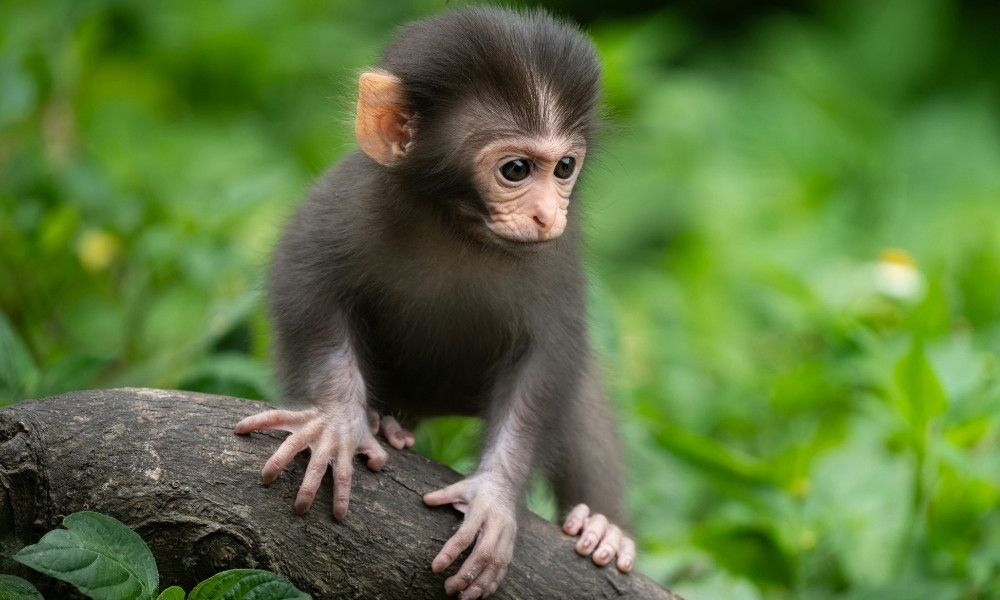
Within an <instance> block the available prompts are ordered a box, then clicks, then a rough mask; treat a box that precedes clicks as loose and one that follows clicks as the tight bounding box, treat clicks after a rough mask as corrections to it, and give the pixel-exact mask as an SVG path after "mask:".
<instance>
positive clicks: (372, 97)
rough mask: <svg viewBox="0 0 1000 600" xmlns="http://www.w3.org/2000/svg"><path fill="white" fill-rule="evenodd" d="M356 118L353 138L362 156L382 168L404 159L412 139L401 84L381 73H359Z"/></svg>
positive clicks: (409, 117)
mask: <svg viewBox="0 0 1000 600" xmlns="http://www.w3.org/2000/svg"><path fill="white" fill-rule="evenodd" d="M358 87H359V94H358V116H357V119H356V120H355V122H354V135H355V136H356V137H357V138H358V144H359V145H360V146H361V149H362V150H364V152H365V154H367V155H368V156H370V157H372V158H373V159H375V161H376V162H378V163H379V164H382V165H386V166H388V165H391V164H394V163H395V162H397V161H399V160H400V159H401V158H403V157H404V156H406V152H407V151H408V150H409V147H410V142H411V141H412V139H413V127H412V126H411V125H410V119H412V118H413V115H412V114H411V113H409V112H407V111H406V103H405V95H404V93H403V82H402V81H400V80H399V78H398V77H396V76H395V75H390V74H389V73H386V72H384V71H382V72H368V73H362V74H361V79H360V80H359V81H358Z"/></svg>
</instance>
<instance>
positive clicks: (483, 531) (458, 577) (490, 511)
mask: <svg viewBox="0 0 1000 600" xmlns="http://www.w3.org/2000/svg"><path fill="white" fill-rule="evenodd" d="M510 488H511V486H510V485H504V484H503V483H502V482H500V481H497V479H496V478H495V477H494V476H491V475H489V474H484V473H477V474H475V475H472V476H471V477H468V478H466V479H463V480H462V481H459V482H458V483H456V484H453V485H450V486H448V487H446V488H443V489H440V490H437V491H434V492H430V493H429V494H425V495H424V503H425V504H427V505H428V506H443V505H445V504H451V505H452V506H454V507H455V508H456V509H457V510H459V511H461V512H463V513H465V520H464V521H463V522H462V526H461V527H459V528H458V531H457V532H455V535H453V536H452V537H451V539H449V540H448V541H447V542H446V543H445V545H444V547H443V548H441V552H439V553H438V555H437V556H436V557H435V558H434V561H433V562H432V563H431V570H432V571H434V572H435V573H440V572H442V571H444V570H445V569H446V568H448V566H449V565H450V564H452V563H453V562H455V559H456V558H457V557H458V555H459V554H461V553H462V552H463V551H464V550H465V549H466V548H468V547H469V545H471V544H472V542H473V541H475V542H476V545H475V547H474V548H473V549H472V553H470V554H469V557H468V558H467V559H465V562H464V563H462V566H461V567H459V569H458V573H456V574H455V575H452V576H451V577H449V578H448V579H446V580H445V582H444V590H445V592H446V593H448V595H451V594H455V593H458V594H459V598H460V599H461V600H468V599H469V598H480V597H482V598H488V597H489V596H490V595H492V594H493V593H494V592H496V591H497V587H499V585H500V580H502V579H503V577H504V575H506V574H507V567H508V566H509V565H510V560H511V557H513V556H514V540H515V538H516V537H517V499H516V498H512V497H511V496H510V493H509V491H507V490H509V489H510ZM477 537H478V539H477Z"/></svg>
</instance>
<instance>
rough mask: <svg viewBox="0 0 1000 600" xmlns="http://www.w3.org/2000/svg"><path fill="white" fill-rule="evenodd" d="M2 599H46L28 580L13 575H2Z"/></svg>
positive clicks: (0, 576) (0, 597) (0, 577)
mask: <svg viewBox="0 0 1000 600" xmlns="http://www.w3.org/2000/svg"><path fill="white" fill-rule="evenodd" d="M0 600H45V598H44V597H43V596H42V595H41V594H40V593H39V592H38V590H36V589H35V586H33V585H31V584H30V583H28V582H27V581H25V580H23V579H21V578H20V577H14V576H13V575H0Z"/></svg>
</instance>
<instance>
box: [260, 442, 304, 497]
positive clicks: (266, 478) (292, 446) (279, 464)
mask: <svg viewBox="0 0 1000 600" xmlns="http://www.w3.org/2000/svg"><path fill="white" fill-rule="evenodd" d="M307 447H309V440H308V438H307V437H306V436H305V435H303V434H301V433H293V434H292V435H290V436H288V437H287V438H285V441H283V442H281V445H280V446H278V449H277V450H275V452H274V454H272V455H271V458H269V459H267V462H265V463H264V468H262V469H261V470H260V478H261V480H262V481H263V482H264V484H265V485H266V484H268V483H271V482H272V481H274V480H275V479H277V478H278V475H280V474H281V471H282V470H284V468H285V466H286V465H288V463H290V462H292V459H293V458H295V455H296V454H298V453H299V452H302V451H303V450H305V449H306V448H307Z"/></svg>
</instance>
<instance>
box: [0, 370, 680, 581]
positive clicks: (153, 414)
mask: <svg viewBox="0 0 1000 600" xmlns="http://www.w3.org/2000/svg"><path fill="white" fill-rule="evenodd" d="M265 408H266V405H264V404H262V403H259V402H252V401H249V400H241V399H237V398H228V397H224V396H211V395H206V394H197V393H191V392H177V391H162V390H147V389H120V390H97V391H83V392H73V393H69V394H63V395H61V396H54V397H50V398H44V399H41V400H35V401H28V402H22V403H19V404H15V405H13V406H9V407H7V408H5V409H3V410H0V571H2V572H7V573H16V574H18V575H21V576H24V577H28V578H30V579H32V580H33V581H34V582H35V583H36V584H37V585H39V588H40V589H41V590H42V592H43V593H44V594H45V595H46V597H47V598H56V597H59V598H63V597H67V596H66V593H67V592H66V589H65V588H62V587H58V585H57V584H55V583H53V582H52V580H46V579H45V578H42V577H40V576H37V575H36V574H32V572H30V571H26V570H23V569H20V568H19V567H18V565H17V564H16V563H14V562H13V561H11V560H10V556H11V555H13V554H14V553H15V552H16V551H17V550H18V549H20V548H21V547H23V546H25V545H27V544H30V543H34V542H35V541H37V540H38V539H39V538H40V537H41V536H42V535H43V534H44V533H45V532H47V531H49V530H51V529H54V528H56V527H58V526H59V523H60V522H61V520H62V518H63V517H64V516H65V515H68V514H70V513H73V512H76V511H80V510H94V511H98V512H102V513H105V514H108V515H111V516H113V517H115V518H117V519H119V520H121V521H123V522H124V523H125V524H127V525H128V526H130V527H132V528H133V529H134V530H136V531H137V532H138V533H139V535H141V536H142V538H143V539H144V540H146V542H147V543H148V544H149V545H150V547H151V548H152V551H153V554H154V556H155V557H156V562H157V565H158V566H159V569H160V574H161V588H166V587H167V586H169V585H180V586H182V587H183V588H184V589H186V590H190V589H191V588H192V587H193V586H194V585H195V584H196V583H197V582H198V581H200V580H202V579H205V578H207V577H209V576H210V575H212V574H214V573H217V572H219V571H222V570H225V569H232V568H246V567H254V568H260V569H267V570H270V571H274V572H276V573H278V574H280V575H282V576H284V577H287V578H288V579H290V580H291V581H292V582H293V583H295V584H296V585H297V586H298V587H299V588H300V589H302V590H303V591H306V592H308V593H310V594H312V595H313V596H314V597H315V598H317V599H327V598H365V599H367V598H385V599H394V598H407V599H409V598H415V599H416V598H441V597H445V596H444V591H443V582H444V579H445V577H447V576H449V575H451V574H452V573H453V572H454V569H455V567H454V566H453V567H452V568H451V569H449V570H448V571H447V572H446V573H444V574H442V575H435V574H433V573H431V570H430V564H431V560H432V559H433V558H434V556H435V555H436V554H437V552H438V550H439V549H440V548H441V546H442V544H444V543H445V541H446V540H447V539H448V538H449V537H450V536H451V534H452V533H453V532H454V531H455V530H456V528H457V527H458V525H459V522H460V519H461V514H460V513H458V512H457V511H455V510H453V509H451V508H433V509H432V508H428V507H426V506H424V504H423V502H422V500H421V496H422V494H424V493H425V492H427V491H430V490H433V489H437V488H440V487H442V486H445V485H447V484H449V483H452V482H454V481H456V480H457V479H458V478H459V475H458V474H457V473H455V472H454V471H452V470H451V469H449V468H447V467H445V466H443V465H441V464H438V463H435V462H434V461H431V460H430V459H427V458H425V457H423V456H420V455H419V454H416V453H414V452H411V451H396V450H393V449H392V448H389V447H388V446H386V448H387V450H388V451H389V452H390V459H389V463H388V464H387V465H386V467H385V468H384V469H383V470H382V471H381V472H380V473H372V472H371V471H369V470H368V469H367V468H366V467H365V466H364V465H363V464H362V463H361V462H360V461H358V462H357V463H356V465H355V477H354V483H353V491H352V495H351V506H350V510H349V512H348V514H347V518H346V519H345V520H344V521H343V522H342V523H337V522H335V521H334V520H333V517H332V515H331V511H330V509H329V507H330V506H331V502H332V500H331V485H330V474H329V473H327V480H326V481H325V482H324V484H323V486H322V488H321V491H320V493H319V496H318V497H317V498H316V502H315V504H314V505H313V508H312V510H310V511H309V512H308V513H307V514H306V515H304V516H298V515H296V514H295V513H294V511H293V510H292V504H293V501H294V499H295V495H296V492H297V489H298V485H299V482H300V481H301V479H302V474H303V472H304V469H305V464H306V463H305V460H304V459H303V457H301V456H300V457H299V458H297V459H296V460H295V461H294V462H293V464H292V465H290V467H289V469H287V470H286V472H285V473H284V474H283V475H282V476H281V477H279V478H278V480H277V481H275V482H274V483H272V484H271V485H269V486H266V487H265V486H263V485H262V484H261V482H260V468H261V466H262V465H263V464H264V461H265V460H267V458H268V457H269V456H270V455H271V453H272V452H273V451H274V450H275V449H276V448H277V447H278V444H279V441H280V440H281V438H283V437H284V435H285V434H283V433H280V432H266V433H262V434H261V433H255V434H251V435H247V436H237V435H234V434H233V432H232V429H233V426H234V425H235V424H236V422H237V421H238V420H239V419H240V418H242V417H244V416H247V415H250V414H253V413H255V412H259V411H261V410H263V409H265ZM459 562H460V561H459ZM494 597H496V598H522V599H528V598H572V599H580V598H642V599H656V598H663V599H677V598H678V597H677V596H674V595H673V594H671V593H670V592H668V591H667V590H665V589H663V588H661V587H660V586H658V585H657V584H655V583H653V582H652V581H651V580H649V579H648V578H646V577H644V576H642V575H640V574H637V573H633V574H629V575H623V574H620V573H618V572H617V571H615V569H613V568H603V569H602V568H597V567H595V566H594V565H593V564H592V563H591V562H590V561H589V560H587V559H584V558H581V557H579V556H577V555H576V554H575V552H574V551H573V541H572V539H571V538H569V537H567V536H565V535H564V534H562V533H561V532H560V531H559V528H558V527H557V526H556V525H554V524H552V523H549V522H546V521H544V520H543V519H541V518H539V517H536V516H534V515H532V516H531V517H530V518H529V519H528V520H527V522H526V523H524V524H523V526H522V527H521V530H520V532H519V539H518V545H517V550H516V553H515V556H514V562H513V564H512V565H511V568H510V571H509V572H508V574H507V577H506V579H505V580H504V582H503V585H501V587H500V591H499V593H498V594H497V595H496V596H494Z"/></svg>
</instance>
